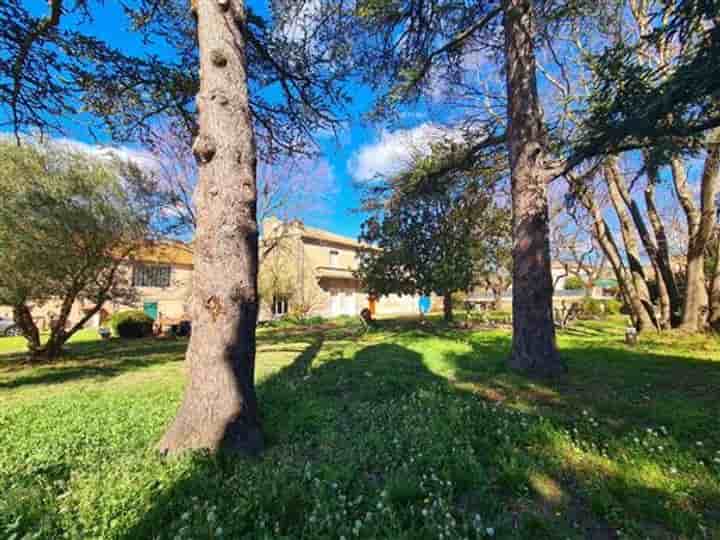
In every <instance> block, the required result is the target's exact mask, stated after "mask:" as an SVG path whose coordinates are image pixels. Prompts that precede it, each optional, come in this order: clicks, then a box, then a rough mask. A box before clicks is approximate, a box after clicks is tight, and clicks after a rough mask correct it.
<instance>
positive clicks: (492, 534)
mask: <svg viewBox="0 0 720 540" xmlns="http://www.w3.org/2000/svg"><path fill="white" fill-rule="evenodd" d="M485 532H486V533H487V535H488V536H495V529H493V528H492V527H488V528H487V529H485Z"/></svg>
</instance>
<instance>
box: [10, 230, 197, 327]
mask: <svg viewBox="0 0 720 540" xmlns="http://www.w3.org/2000/svg"><path fill="white" fill-rule="evenodd" d="M192 268H193V267H192V251H191V250H190V247H189V246H188V245H186V244H183V243H181V242H161V243H153V244H148V245H146V246H144V247H143V248H141V249H139V250H138V251H136V252H135V253H134V254H133V255H132V257H131V258H130V259H128V260H127V261H123V263H122V265H121V267H120V273H121V275H122V279H123V280H124V281H125V282H126V283H127V284H128V285H131V286H132V290H133V293H134V295H133V296H134V297H133V298H132V301H129V302H117V301H109V302H107V303H106V304H105V305H104V306H103V308H102V310H101V311H100V312H99V313H98V314H96V315H95V316H94V317H93V318H92V319H91V320H90V321H89V323H88V326H90V327H98V326H100V325H101V324H102V323H103V322H104V321H105V320H107V319H108V318H109V317H110V316H111V315H112V314H113V313H115V312H116V311H122V310H127V309H140V310H144V311H145V312H147V313H148V314H149V315H151V316H152V317H153V318H154V319H168V318H169V319H182V318H187V313H186V312H187V309H186V308H187V302H188V300H189V296H190V286H191V277H192ZM91 307H93V306H92V304H91V303H89V302H88V301H82V300H79V301H77V302H75V304H74V305H73V307H72V310H71V312H70V317H69V321H68V324H70V325H72V324H73V323H75V322H76V321H78V320H80V319H81V318H82V316H83V315H84V313H85V312H86V311H87V310H89V309H90V308H91ZM59 309H60V306H59V301H56V300H50V301H48V302H45V303H43V304H36V305H33V306H32V315H33V320H35V322H36V324H37V325H38V327H39V328H40V330H46V329H47V328H48V327H49V325H50V322H51V321H52V319H53V318H54V317H55V316H56V314H57V313H58V311H59ZM0 316H3V317H8V318H12V308H10V307H9V306H0Z"/></svg>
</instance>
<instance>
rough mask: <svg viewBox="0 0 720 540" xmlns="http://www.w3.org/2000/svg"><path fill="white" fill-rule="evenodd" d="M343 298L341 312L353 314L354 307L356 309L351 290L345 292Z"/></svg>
mask: <svg viewBox="0 0 720 540" xmlns="http://www.w3.org/2000/svg"><path fill="white" fill-rule="evenodd" d="M343 296H344V298H343V307H342V312H343V315H355V309H356V307H357V306H356V301H355V295H354V294H353V293H351V292H349V293H345V294H344V295H343Z"/></svg>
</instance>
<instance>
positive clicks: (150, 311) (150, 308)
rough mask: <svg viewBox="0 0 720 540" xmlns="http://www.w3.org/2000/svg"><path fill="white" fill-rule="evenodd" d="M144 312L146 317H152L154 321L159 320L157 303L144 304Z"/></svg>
mask: <svg viewBox="0 0 720 540" xmlns="http://www.w3.org/2000/svg"><path fill="white" fill-rule="evenodd" d="M143 311H144V312H145V315H147V316H148V317H150V318H151V319H152V320H153V321H156V320H157V318H158V303H157V302H145V303H143Z"/></svg>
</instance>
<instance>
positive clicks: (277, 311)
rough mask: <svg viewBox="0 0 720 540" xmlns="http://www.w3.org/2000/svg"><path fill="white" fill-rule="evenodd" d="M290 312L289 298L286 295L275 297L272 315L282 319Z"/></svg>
mask: <svg viewBox="0 0 720 540" xmlns="http://www.w3.org/2000/svg"><path fill="white" fill-rule="evenodd" d="M287 312H288V297H287V296H285V295H274V296H273V301H272V313H273V316H276V317H280V316H282V315H287Z"/></svg>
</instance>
